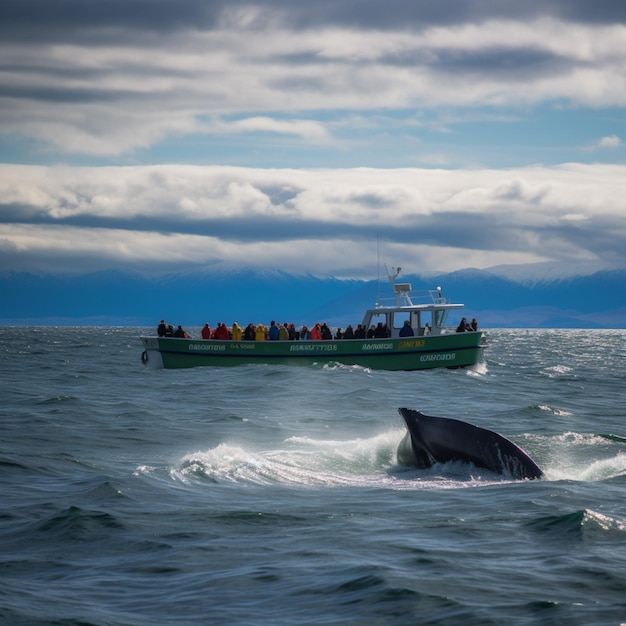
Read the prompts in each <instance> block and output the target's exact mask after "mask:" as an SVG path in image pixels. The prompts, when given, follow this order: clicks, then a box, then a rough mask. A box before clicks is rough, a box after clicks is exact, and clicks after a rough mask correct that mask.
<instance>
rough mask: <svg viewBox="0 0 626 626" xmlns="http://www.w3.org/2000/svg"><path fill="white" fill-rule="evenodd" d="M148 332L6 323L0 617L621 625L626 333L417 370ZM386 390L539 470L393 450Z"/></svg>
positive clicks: (625, 618)
mask: <svg viewBox="0 0 626 626" xmlns="http://www.w3.org/2000/svg"><path fill="white" fill-rule="evenodd" d="M147 332H152V329H144V328H128V327H124V328H110V327H89V328H88V327H73V328H68V327H58V328H52V327H0V385H1V387H0V390H1V392H2V404H1V406H0V489H1V491H0V493H1V496H2V498H1V506H0V623H2V624H11V625H12V624H17V625H20V624H29V625H30V624H35V625H37V624H41V625H44V624H46V625H47V624H50V625H52V624H58V625H63V626H66V625H72V624H76V625H78V624H81V625H88V624H93V625H113V624H125V625H146V624H162V625H169V624H172V625H173V624H177V625H178V624H224V623H228V624H285V625H289V624H344V623H355V624H360V625H368V624H398V625H400V624H402V625H404V624H428V625H430V624H432V625H435V624H463V625H472V624H476V625H478V624H480V625H481V626H485V625H490V624H509V625H514V624H520V625H521V624H546V625H553V624H568V625H572V624H580V625H583V624H584V625H586V626H589V625H595V624H597V625H603V626H605V625H607V624H614V625H615V626H618V625H619V624H624V623H626V549H625V546H626V498H625V495H626V419H625V417H626V414H625V409H624V407H625V405H626V403H625V393H626V392H625V390H626V346H625V338H626V333H625V332H624V331H607V330H590V331H582V330H497V329H496V330H490V331H488V340H489V346H488V348H487V350H486V352H485V362H484V363H482V364H480V365H479V366H477V367H475V368H473V369H471V370H447V369H438V370H430V371H423V372H378V371H370V370H367V369H364V368H359V367H344V366H341V365H331V366H323V365H320V366H311V367H285V366H277V365H267V366H263V365H251V366H243V367H236V368H223V369H222V368H197V369H191V370H168V371H165V370H160V371H153V370H148V369H146V368H144V366H143V365H142V363H141V359H140V355H141V350H142V348H141V343H140V341H139V339H138V338H139V336H140V335H141V334H143V333H147ZM192 332H194V333H199V329H192ZM400 406H407V407H412V408H415V409H419V410H421V411H423V412H425V413H427V414H430V415H437V416H442V417H454V418H457V419H462V420H466V421H469V422H472V423H473V424H476V425H478V426H482V427H485V428H490V429H493V430H496V431H498V432H500V433H501V434H503V435H505V436H506V437H508V438H510V439H512V440H513V441H515V442H516V443H518V444H519V445H520V446H522V447H523V448H524V449H525V450H526V451H527V452H528V453H529V454H530V455H531V456H532V457H533V458H534V459H535V460H536V461H537V463H538V464H539V465H540V466H541V467H542V468H543V469H544V471H545V474H546V477H545V479H542V480H536V481H519V480H513V479H512V478H511V477H506V476H500V475H495V474H492V473H490V472H488V471H486V470H483V469H480V468H477V467H474V466H472V465H469V464H465V463H461V462H452V463H446V464H439V465H436V466H434V467H432V468H430V469H428V470H416V469H410V468H406V467H402V466H400V465H398V463H397V460H396V448H397V445H398V443H399V441H400V439H401V438H402V436H403V433H404V427H403V425H402V420H401V418H400V416H399V415H398V412H397V409H398V407H400Z"/></svg>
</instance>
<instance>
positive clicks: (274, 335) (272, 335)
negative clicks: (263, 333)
mask: <svg viewBox="0 0 626 626" xmlns="http://www.w3.org/2000/svg"><path fill="white" fill-rule="evenodd" d="M268 336H269V340H270V341H278V326H276V322H275V321H274V320H272V321H271V322H270V329H269V331H268Z"/></svg>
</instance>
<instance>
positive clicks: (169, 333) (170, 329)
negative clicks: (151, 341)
mask: <svg viewBox="0 0 626 626" xmlns="http://www.w3.org/2000/svg"><path fill="white" fill-rule="evenodd" d="M165 336H166V337H173V336H174V327H173V326H172V325H171V324H168V325H167V328H166V329H165Z"/></svg>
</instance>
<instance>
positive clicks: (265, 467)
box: [170, 429, 503, 490]
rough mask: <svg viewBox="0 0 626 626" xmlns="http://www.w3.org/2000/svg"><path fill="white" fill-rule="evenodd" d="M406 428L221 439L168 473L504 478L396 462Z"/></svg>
mask: <svg viewBox="0 0 626 626" xmlns="http://www.w3.org/2000/svg"><path fill="white" fill-rule="evenodd" d="M405 432H406V431H405V430H404V429H393V430H389V431H387V432H384V433H381V434H379V435H376V436H374V437H370V438H362V439H361V438H358V439H349V440H334V439H333V440H328V439H314V438H310V437H297V436H294V437H289V438H288V439H286V440H285V441H284V442H283V445H282V446H281V447H279V448H276V449H273V450H252V449H249V448H246V447H242V446H239V445H235V444H227V443H221V444H219V445H218V446H216V447H215V448H211V449H210V450H206V451H197V452H193V453H190V454H187V455H185V456H184V457H183V458H182V459H181V460H180V462H179V464H178V465H177V466H176V467H174V468H171V470H170V476H171V478H173V479H174V480H179V481H182V482H185V483H192V482H205V481H209V482H211V483H225V482H232V483H242V484H257V485H272V484H282V485H288V486H303V487H309V488H311V487H313V488H315V487H326V488H333V487H345V486H354V487H367V488H387V489H396V490H415V489H424V488H427V489H428V488H437V489H456V488H467V487H474V486H484V485H488V484H493V483H495V482H497V483H501V482H502V480H503V478H502V477H500V476H498V475H496V474H493V473H491V472H488V471H487V470H483V469H481V468H476V467H474V466H472V465H470V464H468V463H463V462H451V463H441V464H437V465H436V466H434V467H432V468H429V469H426V470H418V469H415V468H410V467H403V466H399V465H398V464H397V458H396V449H397V447H398V443H399V442H400V440H401V439H402V437H403V436H404V434H405Z"/></svg>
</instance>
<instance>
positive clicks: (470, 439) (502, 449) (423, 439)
mask: <svg viewBox="0 0 626 626" xmlns="http://www.w3.org/2000/svg"><path fill="white" fill-rule="evenodd" d="M398 412H399V413H400V415H402V417H403V418H404V422H405V424H406V428H407V432H406V434H405V435H404V437H403V438H402V441H400V443H399V445H398V450H397V459H398V463H399V464H400V465H407V466H412V467H416V468H418V469H425V468H428V467H431V466H433V465H434V464H435V463H445V462H447V461H465V462H467V463H473V464H474V465H475V466H477V467H482V468H485V469H488V470H490V471H492V472H496V473H498V474H503V475H506V476H511V477H512V478H514V479H519V480H524V479H535V478H541V477H543V475H544V473H543V470H542V469H541V468H540V467H539V466H538V465H537V464H536V463H535V461H533V460H532V459H531V458H530V456H528V454H527V453H526V452H524V450H522V448H520V447H519V446H518V445H517V444H515V443H513V442H512V441H510V440H509V439H507V438H506V437H503V436H502V435H500V434H498V433H496V432H494V431H492V430H487V429H486V428H480V427H478V426H474V425H473V424H470V423H468V422H463V421H461V420H457V419H452V418H447V417H432V416H429V415H424V413H422V412H420V411H416V410H414V409H407V408H400V409H398Z"/></svg>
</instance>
